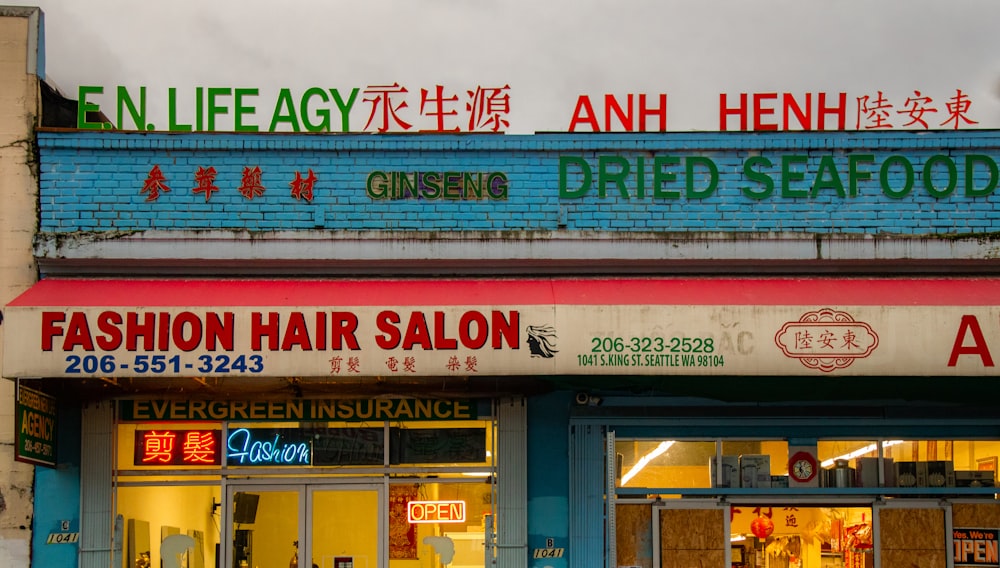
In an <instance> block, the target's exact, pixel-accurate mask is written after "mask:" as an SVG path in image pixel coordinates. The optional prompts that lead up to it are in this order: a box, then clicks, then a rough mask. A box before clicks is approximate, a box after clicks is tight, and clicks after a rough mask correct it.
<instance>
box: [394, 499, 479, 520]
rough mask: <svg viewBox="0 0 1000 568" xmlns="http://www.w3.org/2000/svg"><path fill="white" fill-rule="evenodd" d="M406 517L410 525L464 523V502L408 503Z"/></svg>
mask: <svg viewBox="0 0 1000 568" xmlns="http://www.w3.org/2000/svg"><path fill="white" fill-rule="evenodd" d="M406 515H407V519H408V520H409V521H410V522H411V523H464V522H465V501H410V502H409V503H407V504H406Z"/></svg>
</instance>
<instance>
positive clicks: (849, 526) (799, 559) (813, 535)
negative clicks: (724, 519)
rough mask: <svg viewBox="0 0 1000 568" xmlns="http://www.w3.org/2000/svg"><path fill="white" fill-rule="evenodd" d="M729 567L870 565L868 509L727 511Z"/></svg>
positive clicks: (756, 508) (790, 507) (751, 507)
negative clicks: (728, 520) (728, 517)
mask: <svg viewBox="0 0 1000 568" xmlns="http://www.w3.org/2000/svg"><path fill="white" fill-rule="evenodd" d="M731 512H732V521H731V523H730V537H729V540H730V550H731V559H732V564H731V565H732V566H734V567H738V568H743V567H751V566H753V567H757V566H767V567H768V568H844V567H847V566H871V562H872V559H873V556H872V554H873V552H874V549H873V546H874V543H873V539H872V509H871V508H870V507H815V506H804V505H794V504H790V505H767V506H754V505H738V506H733V508H732V511H731Z"/></svg>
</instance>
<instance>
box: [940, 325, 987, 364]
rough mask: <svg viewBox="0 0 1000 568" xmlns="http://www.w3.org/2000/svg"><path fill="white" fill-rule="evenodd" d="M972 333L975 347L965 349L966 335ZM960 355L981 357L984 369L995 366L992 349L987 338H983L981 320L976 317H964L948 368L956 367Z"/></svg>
mask: <svg viewBox="0 0 1000 568" xmlns="http://www.w3.org/2000/svg"><path fill="white" fill-rule="evenodd" d="M966 332H969V333H972V340H973V341H974V342H975V345H971V346H969V347H965V346H964V345H963V343H965V333H966ZM959 355H979V358H980V359H982V360H983V366H984V367H992V366H993V357H992V356H991V355H990V348H989V347H988V346H987V345H986V338H985V337H983V330H982V329H981V328H980V327H979V320H977V319H976V316H970V315H965V316H962V323H960V324H959V326H958V335H957V336H956V337H955V345H954V347H952V348H951V357H950V358H949V359H948V366H949V367H954V366H955V364H956V363H958V356H959Z"/></svg>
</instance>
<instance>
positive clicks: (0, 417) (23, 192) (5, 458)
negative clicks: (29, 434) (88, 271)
mask: <svg viewBox="0 0 1000 568" xmlns="http://www.w3.org/2000/svg"><path fill="white" fill-rule="evenodd" d="M41 25H42V23H41V13H40V11H39V10H38V9H37V8H23V7H4V6H0V305H4V304H6V303H7V302H9V301H10V300H12V299H13V298H14V297H15V296H17V295H18V294H19V293H21V292H22V291H24V290H25V289H27V288H28V287H29V286H31V285H32V284H33V283H34V282H35V280H36V277H37V270H36V268H35V263H34V260H33V257H32V253H31V241H32V237H33V235H34V232H35V229H36V226H37V214H36V212H35V202H36V200H37V197H38V181H37V172H36V170H35V166H34V164H33V162H34V155H33V149H32V146H33V143H32V140H33V137H34V129H35V126H36V121H37V120H38V117H39V114H40V106H41V103H40V101H39V90H38V76H37V71H38V69H37V62H38V55H39V53H40V50H41V49H42V46H41V45H40V40H39V38H40V37H41V33H40V32H41ZM4 331H5V327H4V326H3V325H0V345H2V344H3V341H2V340H3V335H2V334H3V333H4ZM2 356H3V354H2V353H0V357H2ZM33 483H34V468H33V467H32V466H29V465H26V464H23V463H19V462H15V461H14V382H13V381H10V380H6V379H3V380H0V566H2V567H4V568H28V566H29V560H30V559H29V548H30V543H31V518H32V514H33V513H32V499H33Z"/></svg>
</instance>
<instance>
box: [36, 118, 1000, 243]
mask: <svg viewBox="0 0 1000 568" xmlns="http://www.w3.org/2000/svg"><path fill="white" fill-rule="evenodd" d="M38 141H39V147H40V155H41V189H40V202H41V203H40V209H41V210H40V215H41V219H40V220H41V230H42V231H43V232H49V233H59V232H73V231H85V232H101V231H143V230H148V229H157V230H205V229H245V230H249V231H278V230H330V231H403V232H412V231H432V232H440V231H445V232H447V231H518V232H532V231H552V232H558V231H604V232H669V233H688V232H698V233H703V232H727V233H770V232H781V233H818V234H829V233H847V234H871V235H906V236H918V235H942V234H959V235H969V234H983V233H990V232H996V231H1000V207H998V203H1000V195H998V193H1000V189H998V190H995V191H992V192H990V193H989V194H988V195H983V196H969V195H966V194H965V191H964V186H965V185H966V179H965V169H966V167H965V166H966V164H965V159H966V157H967V156H968V155H970V154H975V155H985V156H987V157H988V158H989V159H990V160H991V161H992V162H996V163H1000V132H996V131H941V132H919V133H915V132H880V133H875V132H794V133H791V132H789V133H670V134H537V135H531V136H510V135H508V136H501V135H474V134H473V135H329V134H324V135H287V134H253V135H236V134H167V133H136V132H132V133H123V132H40V133H39V135H38ZM851 155H871V156H872V157H873V160H874V162H873V163H868V162H865V163H864V164H863V165H862V167H861V169H863V170H866V171H869V172H871V179H860V180H859V181H858V191H857V195H856V196H849V195H848V196H845V197H841V196H840V195H838V192H837V190H836V189H835V188H831V187H826V188H823V187H821V188H820V189H818V190H816V191H815V194H814V195H813V186H814V184H815V183H816V180H817V177H818V178H819V180H820V182H821V184H820V185H823V182H825V183H826V184H827V185H831V184H832V185H834V186H835V185H836V184H835V183H834V180H833V177H834V176H835V177H836V179H838V180H839V182H840V184H841V185H842V186H843V187H844V188H845V191H846V190H847V185H848V156H851ZM601 156H604V157H611V158H612V159H614V160H624V161H625V162H627V163H628V164H629V167H630V168H631V169H632V170H633V172H632V173H630V175H629V176H627V177H626V179H625V187H626V192H627V193H628V196H623V195H621V194H620V192H619V190H618V189H617V188H616V186H615V185H614V184H609V185H608V186H607V195H606V196H605V197H603V198H602V197H599V196H598V185H599V184H598V177H599V176H598V173H599V172H598V169H599V168H598V159H599V157H601ZM656 156H660V157H663V156H673V157H678V158H681V162H680V164H678V165H672V166H670V167H668V168H666V169H667V171H669V172H673V173H675V174H677V179H676V181H671V182H667V183H665V184H664V185H663V190H664V191H665V192H667V193H668V194H669V195H671V196H673V195H679V197H653V195H652V194H653V189H652V186H653V178H652V173H651V170H652V164H653V160H654V157H656ZM755 156H763V157H764V158H767V159H768V160H770V161H771V163H772V164H773V165H772V166H771V167H766V168H764V167H759V166H758V167H756V168H752V170H753V171H766V172H767V173H768V174H769V175H770V176H771V178H772V179H773V180H774V183H775V189H774V191H773V194H771V195H770V196H768V197H766V198H760V199H754V198H751V197H750V196H748V194H747V192H744V191H743V188H750V190H751V191H755V192H759V191H761V190H763V188H764V186H763V185H762V184H761V183H759V182H757V181H754V180H753V179H750V178H748V177H747V173H746V170H745V163H746V161H747V160H748V159H751V158H753V157H755ZM783 156H796V157H802V159H801V160H800V159H799V158H795V159H793V160H792V162H791V163H790V165H789V171H790V172H792V173H793V175H795V173H798V174H799V175H801V176H802V177H803V178H804V179H795V180H792V181H790V182H789V183H788V188H789V190H790V191H789V192H787V194H785V195H783V194H782V190H781V186H782V181H781V176H780V170H781V160H782V157H783ZM890 156H893V157H898V158H893V159H902V160H905V162H907V163H910V164H911V165H912V167H913V171H914V173H913V185H912V189H911V191H910V192H909V193H908V194H907V195H905V196H902V197H893V196H890V195H887V194H886V192H885V191H884V190H883V185H882V184H883V182H882V181H881V180H880V169H881V165H882V164H883V163H885V162H886V160H887V159H888V158H889V157H890ZM932 156H947V157H948V159H941V158H935V160H937V161H938V163H937V164H936V165H935V166H934V167H932V168H931V169H930V170H929V171H930V172H931V176H930V177H931V180H930V183H931V186H932V191H930V192H929V191H928V190H927V188H926V187H925V180H924V166H925V163H926V162H927V160H928V158H931V157H932ZM560 157H572V158H577V159H583V160H584V161H585V162H586V163H587V164H589V167H590V169H591V170H592V178H593V179H592V184H591V190H590V191H589V193H587V194H586V195H585V196H583V197H580V198H560V192H559V184H560V181H559V178H560ZM689 157H702V158H708V159H710V160H711V161H712V163H714V164H715V166H716V167H717V168H718V177H717V181H718V184H717V187H716V189H715V191H714V192H712V193H711V195H709V196H708V197H704V198H691V197H688V196H686V195H685V184H686V176H685V171H684V163H685V162H684V160H686V159H687V158H689ZM638 158H642V159H643V161H644V163H645V175H644V176H643V181H642V183H643V186H644V188H645V193H646V195H645V196H644V197H642V198H639V197H636V194H637V193H638V184H639V180H638V179H637V177H636V175H635V174H634V170H635V169H636V168H637V163H638ZM755 159H756V158H755ZM824 159H825V160H826V162H825V163H826V165H827V168H829V166H830V165H831V164H832V165H833V166H835V167H834V172H833V173H831V172H830V171H829V170H827V171H825V173H823V174H822V175H819V176H817V174H818V173H819V172H820V169H821V168H822V167H823V164H824V162H823V160H824ZM950 163H954V164H955V171H954V172H953V175H954V177H955V180H956V181H957V187H956V188H955V189H954V190H953V191H951V192H950V193H949V194H948V195H945V196H934V195H932V193H933V192H934V191H937V192H943V191H944V190H945V189H946V187H947V185H948V181H949V175H950V174H949V172H948V167H949V164H950ZM154 166H158V167H159V168H160V170H161V171H162V173H163V175H164V178H165V180H164V182H163V183H164V184H165V185H166V186H167V187H169V188H170V191H169V192H163V193H161V194H160V196H159V197H158V198H157V199H156V200H147V194H145V193H142V191H141V190H142V189H143V186H144V184H145V182H146V180H147V178H148V177H149V176H150V171H151V169H152V168H153V167H154ZM210 166H211V167H214V168H215V169H216V170H217V172H218V173H217V176H216V178H215V181H214V184H215V185H216V186H217V187H218V188H219V191H218V192H216V193H214V194H213V195H212V196H211V198H210V199H209V200H207V201H206V199H205V196H204V195H203V194H197V193H194V192H193V191H192V189H193V188H194V187H195V186H196V183H195V172H196V171H197V170H198V168H199V167H204V168H208V167H210ZM254 166H259V167H260V169H261V172H262V175H261V183H262V185H263V186H264V187H265V191H264V194H263V195H262V196H260V197H257V198H254V199H247V198H245V197H244V196H243V195H241V194H240V192H239V191H238V189H237V188H238V187H239V186H240V184H241V180H242V175H243V171H244V168H245V167H254ZM309 169H312V170H313V172H314V173H315V175H316V177H317V178H318V181H317V182H316V184H315V187H314V190H313V199H312V201H311V202H309V201H306V200H297V199H295V198H293V197H292V195H291V186H290V184H291V182H292V180H293V179H295V175H296V172H299V173H300V175H301V176H303V177H304V176H306V175H307V170H309ZM375 170H383V171H386V170H392V171H404V172H414V171H460V172H494V171H497V172H503V173H505V174H506V175H507V177H508V178H509V193H508V197H507V199H506V200H487V199H483V200H445V199H437V200H429V199H419V200H417V199H410V200H374V199H372V198H370V197H369V196H368V195H367V194H366V192H365V183H366V178H367V176H368V175H369V173H371V172H372V171H375ZM608 171H609V172H611V173H614V172H617V171H618V169H617V166H616V165H615V164H612V166H609V167H608ZM693 171H694V176H693V184H694V188H695V189H697V190H703V189H705V188H706V187H707V184H708V183H709V174H708V170H707V169H706V168H704V167H697V165H696V167H695V169H694V170H693ZM973 172H974V180H973V184H972V186H973V188H975V189H977V190H982V189H983V188H986V187H987V186H988V184H989V183H990V181H991V178H990V176H991V173H990V171H989V168H988V166H985V165H980V166H977V167H976V168H973ZM565 177H566V179H567V187H568V188H569V189H571V190H576V189H579V188H580V187H581V184H582V181H583V172H582V170H581V169H580V168H579V167H575V166H574V165H573V164H570V165H568V166H567V167H566V176H565ZM905 177H906V176H905V171H904V169H903V168H902V167H901V166H898V164H897V165H895V166H889V167H886V171H885V179H886V183H888V184H889V188H890V193H891V192H892V191H898V190H899V188H901V187H903V185H904V183H905ZM994 181H995V180H994ZM799 194H804V195H807V197H794V196H793V195H799Z"/></svg>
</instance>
